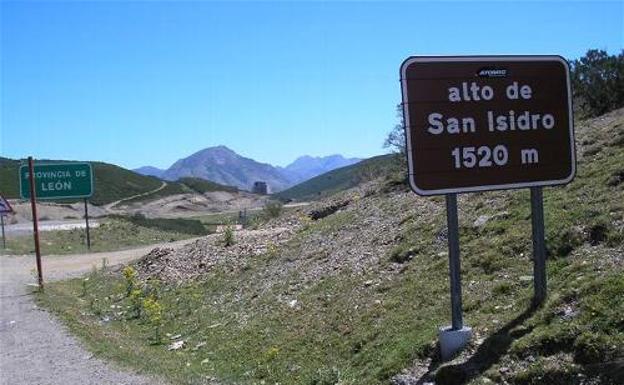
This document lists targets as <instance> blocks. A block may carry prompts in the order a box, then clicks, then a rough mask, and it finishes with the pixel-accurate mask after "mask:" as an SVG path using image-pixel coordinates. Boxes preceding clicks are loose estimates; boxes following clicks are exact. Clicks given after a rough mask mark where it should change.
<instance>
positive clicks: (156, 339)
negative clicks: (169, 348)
mask: <svg viewBox="0 0 624 385" xmlns="http://www.w3.org/2000/svg"><path fill="white" fill-rule="evenodd" d="M143 311H144V312H145V316H146V317H147V320H148V322H149V323H150V326H151V327H152V331H153V333H154V334H153V335H152V343H153V344H154V345H157V344H160V343H161V340H162V338H161V327H162V312H163V306H162V305H161V304H160V303H159V302H158V301H157V300H156V298H155V297H153V296H151V297H148V298H145V299H144V300H143Z"/></svg>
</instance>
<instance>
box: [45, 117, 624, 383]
mask: <svg viewBox="0 0 624 385" xmlns="http://www.w3.org/2000/svg"><path fill="white" fill-rule="evenodd" d="M577 138H578V154H579V157H578V159H579V164H578V175H577V178H576V179H575V180H574V181H573V182H572V183H570V184H569V185H567V186H565V187H555V188H547V189H545V190H544V199H545V202H544V205H545V221H546V242H547V249H548V280H549V283H548V285H549V286H548V293H549V294H548V299H547V301H546V303H545V304H544V305H543V306H542V307H540V308H537V309H535V308H532V307H531V306H530V302H531V295H532V281H531V274H532V262H531V239H530V236H531V224H530V203H529V193H528V191H527V190H515V191H502V192H488V193H478V194H466V195H461V196H460V198H459V211H460V213H459V215H460V235H461V252H462V280H463V295H464V297H463V304H464V319H465V323H466V324H467V325H470V326H472V327H473V330H474V338H473V341H472V344H471V346H469V348H468V349H467V350H466V351H465V352H464V353H463V354H461V355H460V356H459V357H457V358H456V359H455V360H453V361H451V362H448V363H441V362H440V361H439V358H438V351H437V348H436V340H437V328H438V327H439V326H442V325H446V324H448V323H449V322H450V303H449V302H450V301H449V294H448V292H449V289H448V258H447V253H446V250H447V244H446V243H447V238H446V237H447V232H446V218H445V209H444V199H443V198H442V197H436V198H421V197H417V196H415V195H414V194H413V193H411V192H410V191H408V189H407V187H406V186H405V184H404V181H403V176H402V175H390V176H387V177H382V178H379V179H376V180H375V181H372V182H369V183H365V184H362V185H359V186H357V187H355V188H352V189H350V190H348V191H345V192H341V193H337V194H335V195H333V196H332V197H330V198H327V199H323V200H322V201H319V202H317V203H315V204H314V205H312V206H311V207H305V208H299V209H298V210H297V211H295V212H290V213H288V214H284V215H282V216H281V217H279V218H276V219H273V220H271V221H269V222H268V223H267V224H264V225H262V226H260V227H259V228H258V230H255V231H249V230H243V231H240V232H237V233H235V235H234V242H233V244H232V243H230V245H229V246H225V243H224V240H223V236H222V235H219V234H216V235H210V236H208V237H205V238H203V239H201V240H199V241H197V242H195V243H193V244H191V245H188V246H186V247H185V248H182V249H180V250H177V251H173V250H168V249H157V250H154V251H152V252H151V253H150V254H149V255H147V256H145V257H144V258H143V259H142V260H140V261H138V262H137V263H136V264H134V265H133V267H132V268H127V269H125V270H124V271H123V273H122V272H120V271H119V269H112V270H101V271H99V272H94V273H93V274H91V276H90V277H89V280H88V281H85V280H83V279H75V280H69V281H65V282H58V283H54V284H50V285H48V286H47V288H46V292H45V293H43V294H41V295H40V297H39V299H40V303H41V304H42V305H44V306H46V307H48V308H50V309H52V310H53V311H54V312H55V313H56V314H58V315H60V316H61V317H62V319H63V320H64V321H65V322H66V323H67V325H68V326H69V327H70V329H71V330H72V331H73V332H75V333H76V334H78V335H79V336H80V337H82V338H83V339H84V340H85V341H86V343H87V345H88V346H89V347H90V348H91V349H92V350H93V351H94V352H96V353H97V354H98V355H100V356H102V357H106V358H109V359H113V360H117V361H119V362H120V363H121V362H123V363H124V364H126V365H131V366H133V367H135V368H137V369H138V370H140V371H143V372H148V373H156V374H159V375H161V376H163V377H165V378H167V379H168V380H170V381H171V382H172V383H175V384H276V383H279V384H306V385H313V384H314V385H321V384H342V385H345V384H353V385H355V384H357V385H361V384H363V385H367V384H371V385H372V384H390V383H391V384H395V385H414V384H425V383H431V382H435V384H437V385H448V384H473V385H476V384H492V383H497V384H513V385H529V384H549V385H552V384H554V385H582V384H583V385H590V384H594V385H595V384H603V385H606V384H610V385H618V384H623V383H624V316H623V314H624V278H623V277H624V275H623V274H624V259H623V257H622V255H623V252H624V110H618V111H614V112H612V113H610V114H607V115H605V116H602V117H599V118H597V119H593V120H590V121H587V122H581V123H580V124H578V125H577Z"/></svg>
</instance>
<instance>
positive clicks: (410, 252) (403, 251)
mask: <svg viewBox="0 0 624 385" xmlns="http://www.w3.org/2000/svg"><path fill="white" fill-rule="evenodd" d="M416 252H417V250H416V248H415V247H412V246H409V245H406V244H400V245H398V246H396V247H394V248H393V249H392V251H391V252H390V261H392V262H394V263H405V262H407V261H409V260H410V259H412V258H413V257H414V255H415V254H416Z"/></svg>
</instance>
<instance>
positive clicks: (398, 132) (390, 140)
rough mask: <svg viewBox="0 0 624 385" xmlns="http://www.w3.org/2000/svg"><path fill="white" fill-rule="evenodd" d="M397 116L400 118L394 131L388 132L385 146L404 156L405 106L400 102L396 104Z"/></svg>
mask: <svg viewBox="0 0 624 385" xmlns="http://www.w3.org/2000/svg"><path fill="white" fill-rule="evenodd" d="M396 117H397V119H398V120H399V122H398V123H397V124H395V125H394V128H393V129H392V131H390V132H389V133H388V136H387V137H386V140H385V141H384V144H383V147H384V148H387V149H390V151H391V152H393V153H395V154H398V155H401V156H404V155H405V148H406V147H405V128H404V127H405V120H404V119H403V108H402V107H401V105H400V104H397V105H396Z"/></svg>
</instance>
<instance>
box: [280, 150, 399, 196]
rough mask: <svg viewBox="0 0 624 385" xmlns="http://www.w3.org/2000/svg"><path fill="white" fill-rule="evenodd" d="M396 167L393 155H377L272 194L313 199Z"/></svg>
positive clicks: (349, 186) (346, 187)
mask: <svg viewBox="0 0 624 385" xmlns="http://www.w3.org/2000/svg"><path fill="white" fill-rule="evenodd" d="M394 168H396V158H395V156H394V155H379V156H375V157H373V158H369V159H365V160H363V161H361V162H359V163H356V164H353V165H351V166H347V167H342V168H338V169H336V170H332V171H330V172H327V173H325V174H322V175H319V176H316V177H314V178H312V179H309V180H307V181H305V182H302V183H300V184H298V185H296V186H293V187H291V188H289V189H287V190H284V191H281V192H279V193H277V194H274V195H275V197H276V198H278V199H283V200H297V201H306V200H315V199H321V198H324V197H327V196H329V195H332V194H335V193H337V192H339V191H343V190H346V189H349V188H351V187H354V186H356V185H358V184H359V183H361V182H363V181H366V180H370V179H373V178H374V177H377V176H379V175H382V173H386V172H387V170H388V169H394Z"/></svg>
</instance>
